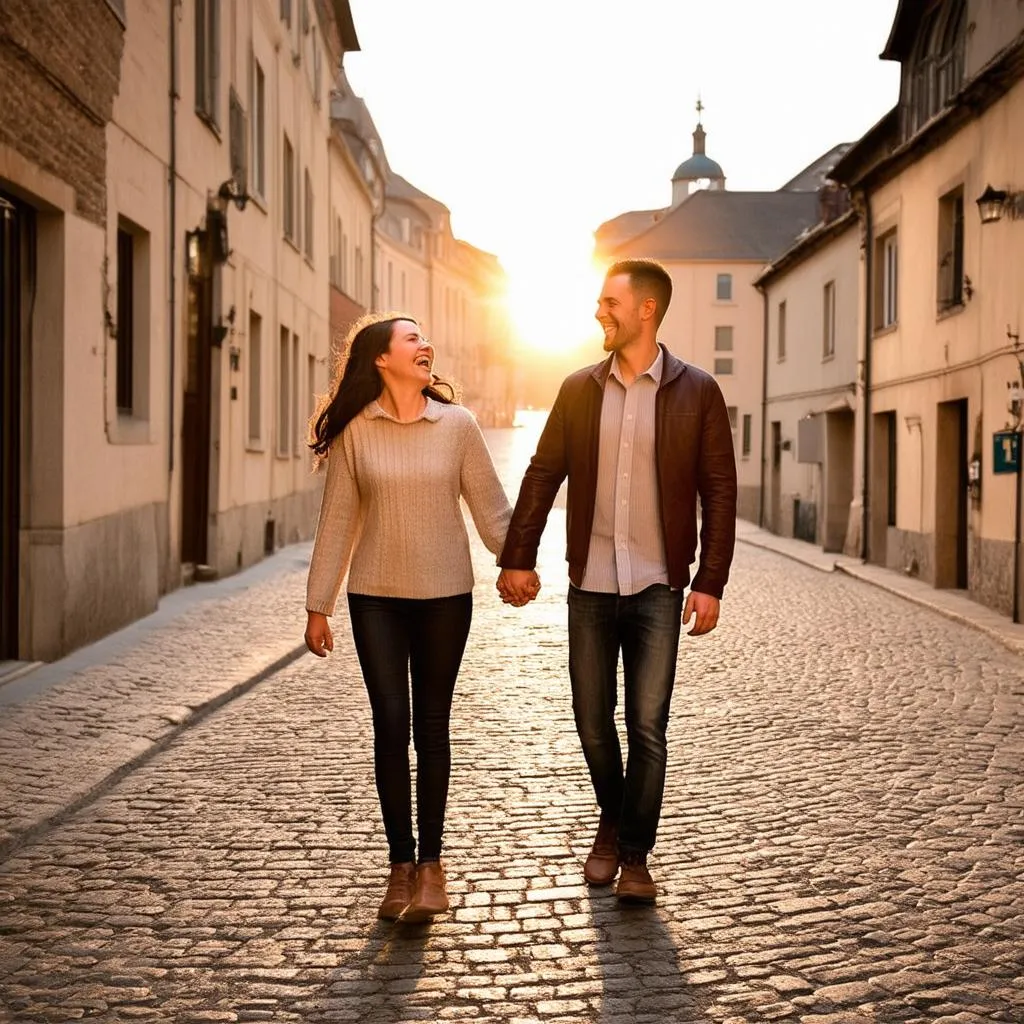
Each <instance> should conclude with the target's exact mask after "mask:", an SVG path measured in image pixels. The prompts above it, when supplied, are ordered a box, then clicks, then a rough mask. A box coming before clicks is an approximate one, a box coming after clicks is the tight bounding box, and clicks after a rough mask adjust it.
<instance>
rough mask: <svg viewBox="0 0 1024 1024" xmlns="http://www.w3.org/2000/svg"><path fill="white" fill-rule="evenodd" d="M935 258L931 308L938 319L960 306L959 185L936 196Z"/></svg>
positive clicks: (961, 199) (961, 237)
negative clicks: (937, 212) (934, 279)
mask: <svg viewBox="0 0 1024 1024" xmlns="http://www.w3.org/2000/svg"><path fill="white" fill-rule="evenodd" d="M947 247H948V248H947ZM935 255H936V263H937V266H936V281H935V307H936V315H937V316H939V317H942V316H945V315H946V314H949V313H954V312H957V311H959V310H961V309H963V307H964V187H963V185H958V186H956V188H952V189H950V190H949V191H948V192H946V193H945V194H944V195H943V196H940V197H939V216H938V229H937V231H936V246H935Z"/></svg>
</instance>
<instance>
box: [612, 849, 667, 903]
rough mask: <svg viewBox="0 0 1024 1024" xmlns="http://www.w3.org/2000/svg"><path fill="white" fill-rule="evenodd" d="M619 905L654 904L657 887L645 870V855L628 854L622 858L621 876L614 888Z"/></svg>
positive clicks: (656, 897) (656, 896)
mask: <svg viewBox="0 0 1024 1024" xmlns="http://www.w3.org/2000/svg"><path fill="white" fill-rule="evenodd" d="M615 895H616V896H617V897H618V899H619V902H620V903H654V902H656V901H657V899H658V887H657V886H656V885H655V884H654V879H653V878H651V873H650V871H648V870H647V854H645V853H636V852H629V853H625V854H623V857H622V874H621V875H619V884H618V885H617V886H616V887H615Z"/></svg>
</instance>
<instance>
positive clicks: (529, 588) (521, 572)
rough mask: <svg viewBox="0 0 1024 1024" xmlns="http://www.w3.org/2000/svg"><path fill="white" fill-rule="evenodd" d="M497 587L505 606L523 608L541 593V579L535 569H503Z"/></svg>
mask: <svg viewBox="0 0 1024 1024" xmlns="http://www.w3.org/2000/svg"><path fill="white" fill-rule="evenodd" d="M495 586H496V587H497V588H498V593H499V594H500V595H501V599H502V601H504V602H505V604H510V605H512V607H513V608H522V607H523V605H524V604H529V603H530V602H531V601H532V600H533V599H534V598H535V597H536V596H537V595H538V594H539V593H540V577H539V576H538V575H537V572H536V570H534V569H502V570H501V573H500V574H499V576H498V582H497V583H495Z"/></svg>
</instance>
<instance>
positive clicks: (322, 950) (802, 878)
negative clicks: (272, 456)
mask: <svg viewBox="0 0 1024 1024" xmlns="http://www.w3.org/2000/svg"><path fill="white" fill-rule="evenodd" d="M561 530H562V521H561V520H560V518H559V516H558V515H557V514H556V516H555V517H554V518H553V521H552V525H551V528H550V529H549V530H548V534H547V538H546V542H545V549H544V552H543V558H542V563H541V568H542V574H543V576H544V579H545V589H544V591H543V592H542V599H541V600H540V601H538V602H537V603H536V604H535V605H531V606H529V607H528V608H525V609H521V610H515V609H507V608H505V607H503V606H502V605H501V604H500V603H499V602H498V601H497V599H496V598H495V597H494V596H493V589H492V588H493V575H494V574H493V569H492V568H491V566H490V562H491V561H492V559H491V558H490V556H489V555H487V553H486V552H483V551H481V550H479V549H478V550H477V551H476V553H475V557H476V561H477V570H478V579H479V581H480V583H479V586H478V589H477V594H476V612H475V620H474V627H473V632H472V635H471V640H470V647H469V649H468V651H467V656H466V662H465V667H464V670H463V674H462V676H461V678H460V683H459V688H458V691H457V696H456V707H455V715H454V724H453V728H454V751H453V755H454V762H455V764H454V776H453V786H452V794H451V800H450V804H449V825H448V831H447V848H446V854H445V856H446V859H447V861H448V865H449V877H450V880H451V888H452V890H453V910H452V912H451V913H450V914H449V915H447V916H446V917H445V918H442V919H440V920H439V921H437V922H435V923H434V924H432V925H429V926H418V927H412V926H402V925H397V926H396V925H390V924H387V925H386V924H382V923H379V922H377V921H376V919H375V917H374V913H375V909H376V905H377V902H378V901H379V898H380V895H381V891H382V883H383V879H384V876H385V872H386V865H385V859H386V856H385V847H384V841H383V834H382V829H381V827H380V821H379V812H378V809H377V803H376V796H375V793H374V790H373V783H372V771H371V750H370V732H369V717H368V710H367V703H366V698H365V693H364V691H363V689H362V684H361V681H360V679H359V675H358V671H357V668H356V665H355V659H354V654H353V652H352V649H351V642H350V639H349V636H348V631H347V628H346V626H345V624H344V620H343V617H341V620H340V622H339V628H338V629H336V635H337V637H338V646H337V650H336V652H335V655H334V656H333V658H332V659H331V660H330V661H329V662H327V663H326V664H324V663H321V662H318V661H314V659H313V658H312V657H308V658H303V659H302V660H301V661H299V662H296V663H295V664H293V665H292V666H290V667H289V668H287V669H285V670H284V671H282V672H280V673H278V674H277V675H275V676H273V677H272V678H270V679H268V680H266V681H264V682H263V683H261V684H259V685H258V686H257V687H256V688H255V689H253V690H252V691H251V692H249V693H248V694H246V695H245V696H242V697H240V698H239V699H237V700H235V701H234V702H232V703H231V704H229V705H227V706H226V707H224V708H222V709H221V710H219V711H217V712H216V713H214V714H213V715H211V716H210V717H208V718H207V719H205V720H204V721H203V722H201V723H200V724H199V725H197V726H196V727H195V728H193V729H191V730H189V731H187V732H186V733H184V734H183V735H182V736H181V737H180V738H179V739H177V740H176V741H175V742H174V743H173V744H172V745H171V746H170V747H169V748H168V749H167V750H165V751H163V752H162V753H160V754H158V755H157V756H155V757H154V758H153V759H152V760H150V761H149V762H148V763H147V764H146V765H145V766H143V767H142V768H140V769H139V770H138V771H136V772H134V773H133V774H132V775H130V776H129V777H128V778H127V779H125V780H124V781H123V782H121V783H120V784H119V785H118V786H117V787H116V788H114V789H113V790H112V791H111V792H109V793H108V794H107V795H106V796H104V797H103V798H102V799H100V800H98V801H96V802H95V803H93V804H91V805H89V806H88V807H86V808H85V809H84V810H82V811H81V812H80V813H79V814H77V815H76V816H75V817H74V818H73V819H72V820H71V821H69V822H68V823H67V824H65V825H64V826H62V827H60V828H59V829H56V830H54V831H52V832H50V833H49V834H47V835H46V836H45V837H44V838H43V839H41V840H40V841H39V842H36V843H34V844H32V845H29V846H26V847H25V848H24V849H23V850H21V851H19V852H18V853H17V854H16V855H15V856H13V857H12V858H10V859H9V860H8V861H7V862H6V863H5V864H4V865H3V866H2V867H0V1007H3V1010H2V1011H0V1020H7V1021H11V1022H23V1021H24V1022H36V1021H64V1020H80V1019H86V1020H96V1021H105V1022H106V1021H110V1022H113V1021H130V1020H142V1021H146V1020H152V1021H174V1022H183V1024H188V1022H201V1021H208V1022H219V1021H225V1022H227V1021H256V1020H267V1021H274V1022H327V1021H373V1022H381V1024H391V1022H400V1021H401V1022H405V1021H409V1022H411V1021H458V1020H472V1021H476V1022H490V1021H502V1022H509V1024H512V1022H520V1024H526V1022H539V1021H544V1022H554V1024H565V1022H569V1021H602V1022H607V1024H619V1022H623V1024H624V1022H634V1021H635V1022H640V1024H646V1022H651V1024H653V1022H658V1024H661V1022H665V1021H680V1022H693V1024H712V1022H714V1024H755V1022H773V1021H785V1022H794V1024H796V1022H800V1024H807V1022H815V1024H862V1022H864V1021H875V1022H879V1024H890V1022H907V1024H915V1022H916V1024H924V1022H942V1024H953V1022H956V1024H977V1022H982V1021H1004V1022H1013V1021H1024V981H1022V980H1021V979H1022V974H1024V872H1022V869H1024V767H1022V766H1024V713H1022V696H1024V681H1022V670H1024V661H1022V659H1020V658H1019V657H1016V656H1015V655H1013V654H1011V653H1010V652H1008V651H1007V650H1005V649H1004V648H1002V647H1000V646H998V645H997V644H995V643H994V642H992V641H990V640H988V639H987V638H985V637H983V636H980V635H979V634H977V633H975V632H972V631H971V630H969V629H967V628H965V627H962V626H960V625H958V624H956V623H951V622H949V621H947V620H946V619H943V618H940V617H938V616H936V615H934V614H933V613H931V612H929V611H927V610H925V609H922V608H919V607H917V606H914V605H910V604H908V603H906V602H903V601H901V600H899V599H898V598H895V597H893V596H891V595H888V594H885V593H884V592H880V591H878V590H876V589H874V588H871V587H868V586H865V585H863V584H861V583H859V582H857V581H856V580H851V579H848V578H846V577H843V576H840V575H835V574H824V573H817V572H814V571H812V570H810V569H808V568H806V567H804V566H801V565H799V564H797V563H794V562H792V561H789V560H786V559H783V558H780V557H778V556H777V555H774V554H772V553H769V552H766V551H762V550H759V549H754V548H750V547H741V548H740V550H739V552H738V557H737V564H736V569H735V573H734V582H733V583H732V584H731V586H730V589H729V592H728V597H727V603H726V605H725V614H724V617H723V622H722V625H721V626H720V628H719V630H718V631H716V633H714V634H712V635H711V636H710V637H706V638H702V639H700V640H693V639H685V640H684V643H683V651H682V656H681V659H680V668H679V677H678V683H677V690H676V695H675V700H674V704H673V716H672V724H671V728H670V752H669V756H670V767H669V780H668V788H667V793H666V800H665V813H664V816H663V820H662V826H661V831H660V833H659V842H658V846H657V848H656V850H655V853H654V855H653V857H652V870H653V872H654V875H655V878H656V879H657V880H658V882H659V883H660V886H661V897H660V899H659V902H658V905H657V907H655V908H650V909H643V908H638V909H632V910H627V909H625V908H619V907H618V906H617V905H616V903H615V900H614V898H613V897H612V895H611V890H610V889H593V890H588V889H587V887H586V886H585V885H584V884H583V881H582V875H581V865H582V859H583V856H584V855H585V852H586V849H587V847H588V845H589V841H590V838H591V832H592V829H593V826H594V822H595V809H594V806H593V801H592V796H591V791H590V787H589V782H588V781H587V778H586V775H585V769H584V767H583V762H582V757H581V755H580V753H579V747H578V741H577V739H576V736H575V733H574V730H573V727H572V719H571V709H570V706H569V700H568V693H567V689H568V688H567V683H566V680H565V669H564V664H565V646H564V639H565V629H564V615H565V609H564V596H565V585H564V582H563V579H564V573H563V569H562V562H561V546H562V545H561ZM4 1013H6V1017H5V1016H4Z"/></svg>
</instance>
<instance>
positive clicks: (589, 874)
mask: <svg viewBox="0 0 1024 1024" xmlns="http://www.w3.org/2000/svg"><path fill="white" fill-rule="evenodd" d="M618 873H619V825H618V822H614V821H606V820H605V819H604V817H602V818H601V820H600V821H599V822H598V823H597V836H596V838H595V839H594V845H593V846H592V847H591V848H590V855H589V856H588V857H587V862H586V863H585V864H584V865H583V877H584V878H585V879H586V880H587V882H588V883H589V884H590V885H611V884H612V882H614V881H615V876H616V875H617V874H618Z"/></svg>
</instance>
